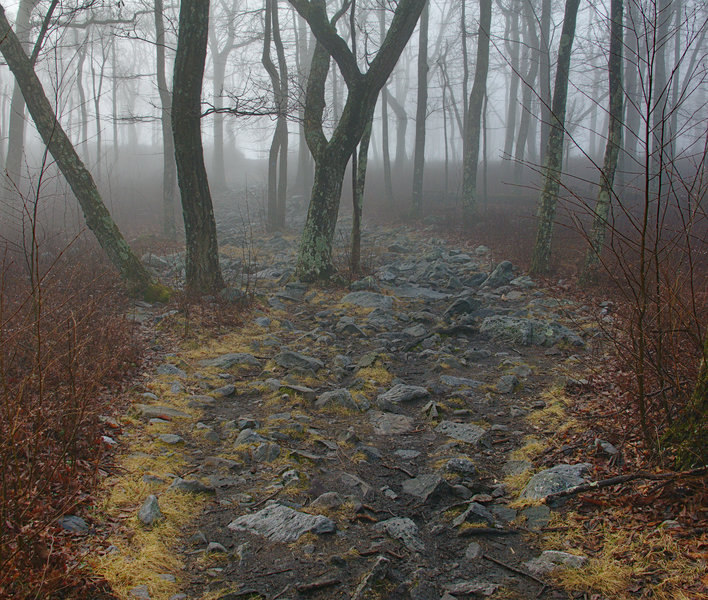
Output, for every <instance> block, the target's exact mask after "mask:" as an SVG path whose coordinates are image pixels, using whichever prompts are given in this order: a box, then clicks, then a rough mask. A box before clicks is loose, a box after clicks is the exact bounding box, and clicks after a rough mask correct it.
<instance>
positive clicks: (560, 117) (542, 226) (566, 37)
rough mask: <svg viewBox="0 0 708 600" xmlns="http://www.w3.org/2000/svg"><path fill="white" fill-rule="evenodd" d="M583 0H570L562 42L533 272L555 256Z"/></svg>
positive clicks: (539, 210)
mask: <svg viewBox="0 0 708 600" xmlns="http://www.w3.org/2000/svg"><path fill="white" fill-rule="evenodd" d="M579 4H580V0H566V3H565V16H564V17H563V30H562V32H561V38H560V42H559V44H558V65H557V66H556V80H555V84H554V88H553V106H552V111H551V131H550V135H549V137H548V149H547V151H546V159H545V162H544V167H543V170H544V173H543V177H544V183H543V190H542V191H541V198H540V200H539V208H538V230H537V232H536V243H535V244H534V248H533V256H532V258H531V272H532V273H546V272H547V271H548V269H549V264H550V257H551V239H552V237H553V224H554V220H555V215H556V204H557V202H558V189H559V187H560V178H561V168H562V165H563V140H564V136H565V111H566V99H567V98H568V75H569V71H570V55H571V51H572V49H573V39H574V38H575V23H576V20H577V16H578V5H579Z"/></svg>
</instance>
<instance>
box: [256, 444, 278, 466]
mask: <svg viewBox="0 0 708 600" xmlns="http://www.w3.org/2000/svg"><path fill="white" fill-rule="evenodd" d="M279 456H280V446H278V444H274V443H272V442H266V443H264V444H260V445H259V446H257V447H256V449H255V450H254V451H253V460H255V461H257V462H273V461H274V460H275V459H276V458H278V457H279Z"/></svg>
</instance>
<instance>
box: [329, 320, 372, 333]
mask: <svg viewBox="0 0 708 600" xmlns="http://www.w3.org/2000/svg"><path fill="white" fill-rule="evenodd" d="M334 330H335V331H336V332H337V333H338V334H339V335H341V336H354V337H366V334H365V333H364V332H363V331H362V330H361V329H360V328H359V326H358V325H357V324H356V321H355V320H354V318H353V317H342V318H341V319H339V321H337V324H336V325H335V326H334Z"/></svg>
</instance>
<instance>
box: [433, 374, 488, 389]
mask: <svg viewBox="0 0 708 600" xmlns="http://www.w3.org/2000/svg"><path fill="white" fill-rule="evenodd" d="M440 383H441V384H442V385H446V386H448V387H452V388H461V387H468V388H477V387H479V386H480V385H482V382H481V381H477V380H475V379H468V378H467V377H454V376H453V375H442V376H441V377H440Z"/></svg>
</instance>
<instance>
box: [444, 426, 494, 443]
mask: <svg viewBox="0 0 708 600" xmlns="http://www.w3.org/2000/svg"><path fill="white" fill-rule="evenodd" d="M435 431H437V432H438V433H441V434H443V435H446V436H447V437H451V438H453V439H455V440H460V441H461V442H467V443H468V444H478V443H479V441H480V440H481V439H482V438H483V437H484V434H485V433H486V430H485V429H482V428H481V427H479V426H477V425H472V424H471V423H454V422H453V421H442V422H441V423H440V424H439V425H438V426H437V427H436V428H435Z"/></svg>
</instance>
